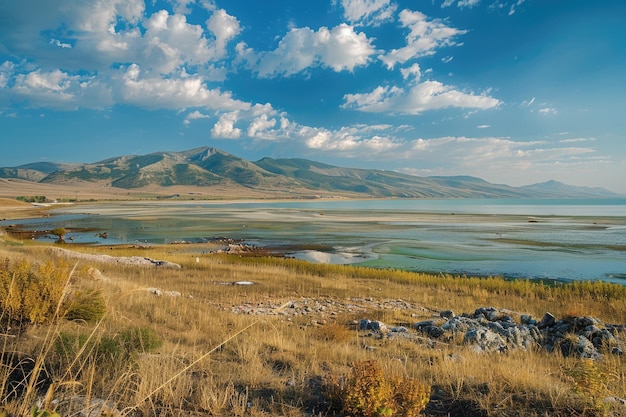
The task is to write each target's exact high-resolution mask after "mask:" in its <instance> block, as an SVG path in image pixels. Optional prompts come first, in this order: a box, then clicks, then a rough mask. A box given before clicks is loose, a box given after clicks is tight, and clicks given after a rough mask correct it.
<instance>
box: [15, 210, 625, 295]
mask: <svg viewBox="0 0 626 417" xmlns="http://www.w3.org/2000/svg"><path fill="white" fill-rule="evenodd" d="M12 223H16V222H15V221H12ZM20 223H21V224H23V226H24V227H27V228H31V229H33V230H51V229H53V228H54V227H65V228H67V229H70V230H74V231H75V232H72V233H69V234H68V237H71V238H73V239H74V240H73V241H74V242H81V243H94V244H116V243H134V242H139V243H142V244H164V243H165V244H167V243H171V242H176V241H202V240H207V239H211V238H214V237H217V236H223V237H228V238H232V239H244V240H246V241H247V242H248V243H251V244H257V245H260V246H265V247H276V248H286V247H301V246H302V245H304V246H306V247H308V249H304V248H302V249H301V250H291V251H290V252H289V253H288V255H289V256H293V257H296V258H300V259H306V260H309V261H312V262H325V263H352V264H357V265H363V266H372V267H380V268H400V269H406V270H414V271H426V272H434V273H450V274H465V275H480V276H487V275H501V276H505V277H511V278H530V279H557V280H605V281H611V282H618V283H622V284H623V283H626V199H599V200H549V199H542V200H526V199H487V200H485V199H475V200H474V199H458V200H332V201H331V200H312V201H287V202H237V203H220V202H199V201H167V202H153V201H151V202H124V203H94V204H79V205H74V206H64V207H62V208H58V209H55V210H53V216H52V217H49V218H44V219H28V220H25V221H23V222H20ZM103 232H106V239H105V238H103V237H101V234H102V233H103ZM311 247H315V248H316V249H310V248H311Z"/></svg>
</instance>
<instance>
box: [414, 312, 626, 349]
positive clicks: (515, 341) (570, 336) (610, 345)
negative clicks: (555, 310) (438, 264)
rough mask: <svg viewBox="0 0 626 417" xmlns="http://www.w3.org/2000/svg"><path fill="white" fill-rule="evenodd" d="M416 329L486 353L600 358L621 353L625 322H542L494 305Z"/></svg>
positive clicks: (445, 315) (450, 315)
mask: <svg viewBox="0 0 626 417" xmlns="http://www.w3.org/2000/svg"><path fill="white" fill-rule="evenodd" d="M413 327H414V328H415V330H417V331H418V332H421V333H423V334H424V335H426V336H428V337H429V338H432V339H436V340H439V341H444V342H450V341H452V340H453V339H455V338H456V339H458V338H460V337H462V340H463V342H464V343H466V344H470V345H473V346H475V348H476V350H478V351H484V352H494V351H495V352H506V351H508V350H512V349H534V348H539V349H545V350H547V351H549V352H552V351H557V350H558V351H560V352H561V353H562V354H563V355H564V356H576V357H580V358H592V359H597V358H599V357H600V356H601V355H602V354H604V353H611V354H617V355H621V354H622V347H621V346H620V343H619V341H618V339H617V338H616V337H615V336H616V335H617V333H618V332H620V331H623V330H624V329H625V326H623V325H611V324H604V323H602V322H601V321H600V320H598V319H595V318H592V317H566V318H562V319H559V320H557V319H556V318H555V317H554V316H553V315H552V314H550V313H546V314H545V315H544V316H543V318H542V319H541V320H540V321H537V320H535V319H534V318H533V317H532V316H530V315H527V314H519V313H515V312H512V311H509V310H504V309H496V308H493V307H489V308H484V307H482V308H479V309H477V310H476V311H474V313H473V314H463V315H461V316H456V315H454V314H453V313H452V312H450V311H445V312H442V313H441V314H440V317H439V318H438V319H436V320H427V321H422V322H418V323H415V324H414V326H413Z"/></svg>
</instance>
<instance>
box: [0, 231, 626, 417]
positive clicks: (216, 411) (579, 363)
mask: <svg viewBox="0 0 626 417" xmlns="http://www.w3.org/2000/svg"><path fill="white" fill-rule="evenodd" d="M2 238H3V239H2V242H1V244H0V245H1V246H0V258H1V259H3V260H4V261H3V274H2V285H3V288H4V289H3V292H2V295H3V300H2V302H3V304H2V307H3V311H2V326H3V335H2V343H3V358H4V365H3V368H2V381H4V383H3V386H2V388H3V391H2V392H3V397H2V407H3V409H4V410H5V413H6V415H9V416H11V415H15V416H18V415H26V414H28V413H29V412H31V410H34V411H33V412H35V415H44V414H36V413H37V412H42V413H43V412H44V411H46V410H47V411H55V412H57V413H58V414H59V415H62V416H66V415H68V416H69V415H77V414H76V413H78V412H79V411H81V410H82V411H84V410H87V409H89V408H90V407H92V409H94V410H96V411H97V412H98V413H101V414H99V415H130V416H150V415H162V416H169V415H172V416H179V415H180V416H183V415H216V416H220V415H224V416H232V415H235V416H237V415H241V416H244V415H250V416H270V415H271V416H275V415H284V416H308V415H324V416H325V415H342V414H343V415H363V416H373V415H381V416H382V415H418V413H419V414H421V415H431V416H439V415H448V414H449V415H472V416H473V415H480V416H487V415H488V416H512V415H516V416H544V415H561V416H566V415H568V416H571V415H618V414H619V413H620V412H622V411H623V405H622V402H623V400H621V399H622V398H624V397H625V396H626V383H625V381H624V372H625V371H626V367H625V365H624V360H623V358H622V356H619V355H612V354H606V355H603V356H602V358H601V359H598V360H594V361H591V360H587V359H577V358H572V357H563V356H562V355H561V354H560V353H558V352H553V353H548V352H546V351H544V350H543V349H540V348H538V347H537V348H530V349H526V350H516V351H511V352H508V353H494V352H481V353H479V352H477V351H476V349H475V348H474V347H473V346H471V345H468V344H464V343H463V341H462V337H459V338H453V339H449V340H445V341H437V340H431V339H429V338H428V337H427V336H423V335H416V337H413V338H390V337H384V336H381V335H378V334H376V333H374V332H371V331H364V330H359V326H358V321H359V320H360V319H364V318H367V319H370V320H380V321H382V322H384V323H386V324H387V325H390V326H396V325H398V326H400V325H402V326H406V327H407V328H408V329H409V333H411V334H414V333H415V330H413V329H412V324H413V323H415V322H420V321H423V320H428V319H437V318H439V317H440V312H441V311H444V310H450V309H451V310H453V311H454V312H455V313H456V314H459V315H460V314H462V313H472V312H474V310H476V309H477V308H479V307H496V308H503V309H509V310H512V311H515V312H518V313H520V314H530V315H532V316H533V317H537V318H541V317H542V316H543V314H544V313H545V312H548V311H549V312H551V313H552V314H553V315H554V316H556V317H576V316H592V317H596V318H598V319H600V320H602V321H603V322H605V323H624V322H626V320H625V319H626V302H625V300H626V288H625V287H622V286H619V285H613V284H607V283H586V282H578V283H575V284H567V285H547V284H545V285H544V284H538V283H533V282H529V281H521V280H518V281H505V280H503V279H499V278H491V279H484V278H483V279H479V278H470V277H454V276H443V275H428V274H418V273H410V272H403V271H394V270H379V269H371V268H357V267H351V266H342V265H319V264H311V263H307V262H304V261H299V260H294V259H287V258H276V257H255V256H241V255H228V254H214V253H209V252H210V251H207V247H206V246H204V245H163V246H155V247H150V248H140V247H133V246H123V247H122V246H119V247H110V248H108V247H107V248H96V247H79V246H77V245H72V246H71V249H72V250H74V251H80V252H83V253H90V254H103V253H104V254H106V255H109V256H111V257H113V258H111V259H116V257H132V256H137V257H141V258H150V259H153V260H163V261H167V262H171V263H176V264H178V265H180V268H166V267H158V266H157V267H155V266H134V265H126V264H123V263H121V262H111V261H110V260H109V261H108V262H98V261H95V260H93V259H90V260H85V259H82V258H78V257H75V256H71V255H70V256H68V255H67V253H64V252H60V251H58V250H56V249H55V247H63V246H64V245H48V246H44V245H40V244H34V243H28V242H27V243H26V244H24V243H21V242H17V241H12V240H11V239H10V238H9V237H7V236H6V235H5V236H3V237H2ZM67 246H69V245H65V247H67ZM26 271H31V272H30V275H28V274H26ZM20 274H21V275H20ZM25 274H26V275H28V276H29V277H30V278H29V280H27V281H28V282H27V283H26V284H20V285H23V287H21V288H23V289H24V291H26V290H29V291H31V293H30V294H31V295H30V297H31V298H29V299H22V300H21V301H19V302H18V301H16V298H15V294H14V293H12V290H14V289H15V288H16V287H15V286H16V285H17V282H18V281H19V277H20V276H26V275H25ZM41 276H44V277H48V278H50V277H54V279H47V280H45V282H47V284H45V285H46V286H44V287H41V285H43V284H41V283H39V284H37V283H36V282H37V280H36V277H41ZM20 282H21V281H20ZM50 282H55V284H54V285H50ZM29 285H30V286H33V285H35V286H36V285H40V287H37V288H40V291H38V292H37V291H35V292H32V288H30V287H29ZM41 289H45V290H41ZM37 296H40V297H41V298H40V299H38V300H37V301H35V302H33V298H32V297H35V298H36V297H37ZM20 303H21V304H20ZM17 304H19V305H17ZM100 307H101V309H100ZM620 340H621V335H620ZM24 364H28V366H24ZM364 364H366V365H364ZM368 366H369V367H368ZM355 369H356V370H357V371H355ZM18 370H20V371H19V372H18ZM358 370H360V372H361V373H359V372H358ZM20 378H22V379H21V380H20ZM374 381H378V382H380V381H383V382H384V383H376V384H374ZM394 381H396V382H397V381H400V384H398V383H394ZM372 384H373V385H372ZM394 384H395V385H394ZM399 386H403V387H409V388H407V390H408V392H405V393H404V394H403V395H401V396H400V395H399V394H398V392H399V388H398V387H399ZM363 387H369V388H367V389H365V388H363ZM371 387H378V388H371ZM394 387H395V388H394ZM394 393H395V394H394ZM394 395H395V396H394ZM355 398H356V400H355ZM394 398H395V400H394ZM424 398H425V400H424ZM355 401H356V402H355ZM355 404H357V405H355ZM358 404H361V405H358ZM33 407H34V408H33ZM355 407H356V408H355ZM106 413H109V414H106ZM462 413H464V414H462ZM615 413H618V414H615ZM46 415H50V414H46ZM52 415H54V414H52ZM94 415H96V414H94Z"/></svg>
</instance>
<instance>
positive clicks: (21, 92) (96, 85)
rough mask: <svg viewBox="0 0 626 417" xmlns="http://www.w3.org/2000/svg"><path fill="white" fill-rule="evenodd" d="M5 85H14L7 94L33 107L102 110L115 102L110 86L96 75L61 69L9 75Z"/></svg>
mask: <svg viewBox="0 0 626 417" xmlns="http://www.w3.org/2000/svg"><path fill="white" fill-rule="evenodd" d="M6 77H7V79H8V80H7V81H5V86H8V83H9V82H10V83H11V84H12V87H11V88H10V90H9V91H8V92H6V94H7V95H11V97H12V98H13V99H15V100H18V101H25V102H26V103H27V105H28V106H30V107H51V108H57V109H65V110H70V109H76V108H78V107H86V108H97V109H102V108H104V107H107V106H109V105H111V103H112V98H111V91H110V88H109V87H108V86H106V85H104V84H103V83H101V82H100V81H99V80H97V79H96V78H95V77H91V76H78V75H70V74H68V73H66V72H63V71H61V70H58V69H56V70H52V71H43V70H41V69H37V70H34V71H31V72H27V73H14V74H10V75H6Z"/></svg>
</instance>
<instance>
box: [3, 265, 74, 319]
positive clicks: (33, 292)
mask: <svg viewBox="0 0 626 417" xmlns="http://www.w3.org/2000/svg"><path fill="white" fill-rule="evenodd" d="M33 269H35V268H32V267H31V265H30V263H29V262H28V261H22V262H19V263H18V264H17V265H15V267H13V268H11V267H10V265H9V262H8V261H5V262H4V263H2V264H0V309H1V311H2V313H1V315H0V317H1V319H0V326H1V327H2V328H3V329H7V328H8V327H17V328H18V329H22V328H24V327H25V326H26V325H28V324H43V323H49V322H51V321H52V320H53V319H54V317H55V316H56V315H57V313H58V312H59V308H60V306H61V302H62V301H63V297H64V294H65V289H66V284H67V277H68V276H69V269H68V267H67V265H66V264H59V265H54V264H53V263H51V262H48V263H45V264H43V265H41V266H39V267H37V268H36V272H35V271H33Z"/></svg>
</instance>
